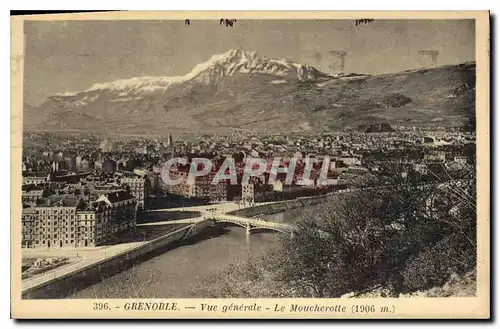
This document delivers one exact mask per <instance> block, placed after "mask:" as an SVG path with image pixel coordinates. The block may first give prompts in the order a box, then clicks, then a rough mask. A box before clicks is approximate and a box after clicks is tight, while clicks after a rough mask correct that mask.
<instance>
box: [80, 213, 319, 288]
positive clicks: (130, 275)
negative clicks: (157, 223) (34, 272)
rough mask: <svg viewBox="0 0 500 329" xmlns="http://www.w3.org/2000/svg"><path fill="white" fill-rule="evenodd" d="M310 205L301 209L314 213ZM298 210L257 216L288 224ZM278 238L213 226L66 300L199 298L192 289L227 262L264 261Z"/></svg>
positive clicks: (265, 233) (272, 234)
mask: <svg viewBox="0 0 500 329" xmlns="http://www.w3.org/2000/svg"><path fill="white" fill-rule="evenodd" d="M314 207H315V206H310V207H306V208H314ZM300 211H303V209H300V210H299V209H296V210H289V211H286V212H282V213H275V214H269V215H263V216H259V217H260V218H264V219H266V220H268V221H274V222H288V221H290V220H291V218H292V217H294V216H295V215H297V212H300ZM278 234H279V233H276V232H260V233H252V234H251V235H250V236H249V237H247V236H246V234H245V229H244V228H242V227H239V226H224V227H223V228H222V227H213V228H209V229H207V230H206V231H205V232H204V233H203V234H202V235H201V236H200V237H198V238H197V239H196V240H193V241H191V242H189V243H187V244H184V245H180V246H177V247H176V248H174V249H171V250H169V251H167V252H164V253H162V254H160V255H158V256H155V257H153V258H150V259H148V260H146V261H144V262H142V263H140V264H138V265H136V266H134V267H132V268H130V269H128V270H125V271H123V272H121V273H119V274H117V275H114V276H112V277H109V278H107V279H105V280H103V281H101V282H99V283H97V284H94V285H92V286H90V287H87V288H85V289H83V290H80V291H78V292H76V293H75V294H73V295H71V296H70V298H182V297H204V296H198V295H197V292H196V284H195V283H197V282H200V280H201V279H203V278H205V277H207V276H211V275H215V274H216V273H217V272H218V271H220V270H222V269H224V268H225V267H227V266H229V265H230V264H231V263H236V262H241V261H245V260H247V259H248V258H249V257H250V256H251V257H255V258H258V257H264V255H265V253H266V251H268V250H269V249H271V248H272V247H273V246H277V245H278V241H279V237H278Z"/></svg>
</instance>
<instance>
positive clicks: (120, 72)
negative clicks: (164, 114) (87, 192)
mask: <svg viewBox="0 0 500 329" xmlns="http://www.w3.org/2000/svg"><path fill="white" fill-rule="evenodd" d="M24 32H25V62H24V100H25V102H26V103H28V104H30V105H35V106H36V105H39V104H41V103H42V102H44V101H45V100H46V99H47V97H49V96H53V95H55V94H63V93H65V92H74V91H82V90H85V89H88V88H90V87H91V86H92V85H93V84H94V83H99V82H101V83H102V82H109V81H114V80H117V79H126V78H132V77H136V76H171V75H174V76H179V75H185V74H187V73H188V72H189V71H191V69H192V68H193V67H194V66H195V65H196V64H198V63H201V62H204V61H207V60H208V59H209V58H210V57H211V56H212V55H214V54H220V53H224V52H226V51H228V50H229V49H235V48H241V49H244V50H248V51H256V52H257V53H258V54H259V55H262V56H265V57H276V58H288V59H291V60H294V61H297V62H300V63H304V64H310V65H313V66H315V67H316V68H317V69H319V70H322V71H324V72H331V71H332V68H331V65H332V63H335V62H336V59H335V58H334V57H333V55H331V54H330V52H331V51H345V52H346V53H347V55H346V58H345V72H346V73H350V72H355V73H368V74H380V73H389V72H397V71H402V70H406V69H413V68H418V67H422V65H423V60H422V58H421V57H420V56H419V55H418V51H419V50H437V51H439V55H438V65H445V64H456V63H462V62H465V61H472V60H474V59H475V37H474V36H475V28H474V21H473V20H375V21H374V22H372V23H368V24H360V25H358V26H355V22H354V20H238V21H237V22H236V23H235V24H234V26H233V27H232V28H231V27H224V26H221V25H219V21H218V20H200V21H196V20H192V21H191V25H189V26H186V25H185V24H184V21H178V20H175V21H173V20H169V21H161V20H149V21H141V20H133V21H132V20H129V21H126V20H118V21H52V22H51V21H26V22H25V27H24Z"/></svg>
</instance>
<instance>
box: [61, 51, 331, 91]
mask: <svg viewBox="0 0 500 329" xmlns="http://www.w3.org/2000/svg"><path fill="white" fill-rule="evenodd" d="M236 73H250V74H265V75H269V76H275V77H277V78H278V77H279V78H281V79H291V80H299V81H307V80H315V79H318V78H320V77H326V76H327V74H325V73H323V72H320V71H318V70H317V69H315V68H314V67H312V66H310V65H307V64H300V63H296V62H293V61H291V60H288V59H274V58H267V57H262V56H259V55H258V54H257V53H256V52H255V51H251V52H250V51H245V50H242V49H231V50H229V51H227V52H226V53H223V54H218V55H213V56H212V57H211V58H210V59H209V60H208V61H206V62H204V63H201V64H198V65H196V66H195V67H194V68H193V70H191V72H189V73H188V74H186V75H184V76H158V77H155V76H143V77H134V78H130V79H122V80H116V81H112V82H107V83H96V84H94V85H93V86H92V87H90V88H89V89H87V90H85V92H92V91H114V92H119V93H121V96H126V95H129V94H142V93H148V92H152V91H158V90H163V91H164V90H167V89H168V88H169V87H171V86H174V85H179V84H183V83H186V82H199V83H205V84H217V83H219V82H220V80H221V79H223V78H224V77H230V76H234V75H235V74H236ZM76 94H78V93H68V92H67V93H64V94H60V95H58V96H74V95H76Z"/></svg>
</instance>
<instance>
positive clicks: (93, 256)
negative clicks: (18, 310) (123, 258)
mask: <svg viewBox="0 0 500 329" xmlns="http://www.w3.org/2000/svg"><path fill="white" fill-rule="evenodd" d="M146 242H147V241H146ZM146 242H144V241H141V242H130V243H123V244H118V245H114V246H106V247H97V248H92V249H89V248H86V249H75V248H73V249H54V250H46V249H26V250H24V249H23V251H22V256H23V257H27V258H42V257H43V258H45V257H68V258H75V257H78V258H80V261H78V262H75V263H72V264H68V265H65V266H62V267H59V268H55V269H53V270H50V271H47V272H45V273H43V274H40V275H37V276H34V277H31V278H27V279H25V280H22V285H23V291H24V290H26V289H29V288H31V287H34V286H37V285H40V284H42V283H44V282H46V281H49V280H52V279H53V278H56V277H58V276H61V275H65V274H68V273H71V272H74V271H76V270H78V269H80V268H82V267H85V266H87V265H90V264H93V263H96V262H98V261H100V260H103V259H105V258H109V257H112V256H115V255H117V254H120V253H122V252H124V251H125V250H128V249H132V248H136V247H138V246H140V245H141V244H144V243H146Z"/></svg>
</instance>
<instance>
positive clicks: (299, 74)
mask: <svg viewBox="0 0 500 329" xmlns="http://www.w3.org/2000/svg"><path fill="white" fill-rule="evenodd" d="M489 35H490V27H489V12H487V11H462V12H460V11H435V12H433V11H429V12H421V11H414V12H412V11H406V12H403V11H369V12H361V11H360V12H357V11H350V12H349V11H345V12H333V11H331V12H328V11H316V12H302V11H294V12H291V11H290V12H285V11H283V12H280V11H274V12H273V11H269V12H264V11H262V12H259V11H248V12H245V11H239V12H230V11H221V12H215V11H206V12H189V11H176V12H174V11H171V12H168V11H164V12H161V11H157V12H148V11H144V12H133V11H132V12H126V11H125V12H108V13H79V14H51V15H27V16H18V17H11V72H12V78H11V81H12V83H11V96H12V108H11V118H12V119H11V136H12V143H11V172H12V177H11V191H12V192H11V193H12V194H11V208H12V211H11V274H12V275H11V314H12V317H13V318H16V319H32V318H45V319H57V318H86V319H93V318H96V319H99V318H120V319H124V318H129V319H134V318H140V319H146V318H157V319H209V318H212V319H231V318H240V319H242V318H247V319H290V318H297V319H299V318H307V319H367V318H371V319H404V318H415V319H419V318H420V319H429V318H448V319H451V318H455V319H459V318H471V319H488V318H490V316H491V315H490V202H489V200H490V167H489V164H490V146H489V139H490V131H489V127H490V124H489V113H490V105H489V99H490V94H489V93H490V89H489V88H490V82H489V77H490V72H489V70H490V66H489V62H490V57H489V56H490V55H489V53H490V45H489V42H490V41H489Z"/></svg>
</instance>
